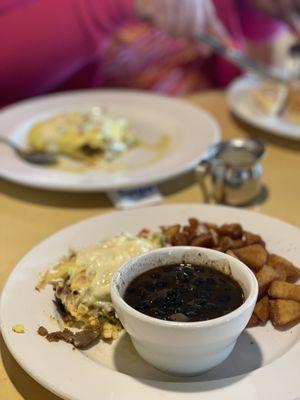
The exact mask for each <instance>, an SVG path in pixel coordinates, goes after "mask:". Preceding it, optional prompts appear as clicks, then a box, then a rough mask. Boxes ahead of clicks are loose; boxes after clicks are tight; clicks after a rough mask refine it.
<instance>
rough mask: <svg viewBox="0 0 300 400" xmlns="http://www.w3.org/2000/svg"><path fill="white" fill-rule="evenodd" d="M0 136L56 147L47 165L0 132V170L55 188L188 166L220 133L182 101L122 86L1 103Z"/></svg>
mask: <svg viewBox="0 0 300 400" xmlns="http://www.w3.org/2000/svg"><path fill="white" fill-rule="evenodd" d="M0 127H1V136H2V138H3V139H4V141H5V140H6V141H9V142H11V143H13V144H14V145H15V146H17V147H18V148H20V149H23V150H26V151H35V152H38V153H39V154H43V153H46V154H56V155H57V162H56V163H55V164H53V165H35V164H32V163H29V162H26V161H24V160H23V159H21V158H20V157H19V156H18V154H17V153H16V152H15V151H13V149H11V148H10V147H9V146H7V144H6V143H3V141H1V137H0V158H1V165H0V176H2V177H3V178H5V179H8V180H11V181H13V182H16V183H19V184H22V185H26V186H31V187H37V188H41V189H51V190H60V191H83V192H84V191H85V192H88V191H108V190H118V189H125V188H133V187H141V186H146V185H149V184H153V183H157V182H160V181H164V180H167V179H169V178H172V177H175V176H176V175H180V174H182V173H184V172H187V171H189V170H191V169H192V168H193V167H195V165H196V164H197V163H198V162H199V160H200V159H201V158H202V156H203V154H204V153H205V151H206V150H207V149H208V148H209V147H210V146H211V145H212V144H213V143H215V142H216V141H218V140H219V137H220V133H219V127H218V125H217V123H216V121H215V120H214V119H213V118H212V117H211V116H210V115H209V114H208V113H207V112H206V111H204V110H202V109H200V108H198V107H197V108H196V107H195V106H193V105H191V104H189V103H188V102H187V101H183V100H179V99H172V98H169V97H165V96H161V95H155V94H149V93H145V92H142V91H128V90H85V91H79V92H65V93H60V94H54V95H46V96H42V97H37V98H34V99H29V100H26V101H23V102H20V103H16V104H14V105H12V106H9V107H6V108H4V109H3V110H2V112H1V115H0Z"/></svg>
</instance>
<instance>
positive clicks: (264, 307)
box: [254, 296, 270, 322]
mask: <svg viewBox="0 0 300 400" xmlns="http://www.w3.org/2000/svg"><path fill="white" fill-rule="evenodd" d="M254 314H255V315H256V316H257V318H258V319H259V320H260V321H262V322H266V321H268V319H269V315H270V308H269V298H268V296H264V297H263V298H262V299H261V300H260V301H259V302H258V303H256V306H255V308H254Z"/></svg>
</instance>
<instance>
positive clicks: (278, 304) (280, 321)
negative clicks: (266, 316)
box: [270, 299, 300, 326]
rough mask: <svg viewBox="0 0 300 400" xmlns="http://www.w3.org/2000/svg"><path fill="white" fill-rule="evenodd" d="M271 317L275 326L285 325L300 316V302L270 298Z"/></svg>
mask: <svg viewBox="0 0 300 400" xmlns="http://www.w3.org/2000/svg"><path fill="white" fill-rule="evenodd" d="M270 318H271V321H272V323H273V324H274V325H275V326H284V325H287V324H289V323H291V322H296V321H297V320H298V319H299V318H300V303H298V302H297V301H294V300H282V299H276V300H270Z"/></svg>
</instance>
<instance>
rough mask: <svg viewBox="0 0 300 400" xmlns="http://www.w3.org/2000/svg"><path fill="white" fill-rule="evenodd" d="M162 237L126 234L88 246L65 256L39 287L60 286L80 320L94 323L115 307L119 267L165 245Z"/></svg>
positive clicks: (61, 296) (63, 298) (70, 309)
mask: <svg viewBox="0 0 300 400" xmlns="http://www.w3.org/2000/svg"><path fill="white" fill-rule="evenodd" d="M159 239H160V238H147V237H139V236H134V235H130V234H128V233H123V234H121V235H118V236H116V237H114V238H113V239H111V240H108V241H104V242H100V243H97V244H95V245H92V246H88V247H86V248H84V249H82V250H80V251H77V252H74V253H73V254H72V256H71V257H69V258H64V259H62V260H61V261H60V263H59V264H58V265H57V266H55V267H54V268H53V269H52V270H50V271H49V272H47V273H46V274H45V275H44V276H43V277H42V279H41V281H40V283H39V285H38V288H39V289H40V288H42V287H43V286H45V285H46V284H48V283H50V284H52V285H53V286H54V287H55V288H58V289H59V290H58V291H57V296H58V297H59V299H60V300H61V302H62V303H63V304H64V306H65V308H66V310H67V311H68V312H69V313H70V314H71V315H72V316H73V317H74V318H75V319H76V321H81V322H84V323H86V321H87V320H88V321H89V323H90V322H91V320H94V319H97V318H98V316H99V314H101V315H103V314H104V315H105V314H107V313H108V312H110V311H111V310H112V304H111V300H110V283H111V279H112V276H113V275H114V273H115V272H116V271H117V269H118V268H120V267H121V265H122V264H124V263H125V262H126V261H128V260H130V259H131V258H133V257H135V256H138V255H140V254H142V253H146V252H147V251H150V250H152V249H154V248H157V247H161V241H160V240H159ZM64 289H67V290H64Z"/></svg>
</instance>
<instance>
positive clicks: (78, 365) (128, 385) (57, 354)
mask: <svg viewBox="0 0 300 400" xmlns="http://www.w3.org/2000/svg"><path fill="white" fill-rule="evenodd" d="M207 212H213V213H214V214H216V215H218V216H219V217H220V215H222V214H224V222H226V221H225V220H226V218H227V217H226V216H228V213H229V214H230V216H231V215H232V218H233V219H235V220H237V221H239V220H241V221H243V218H245V219H247V218H248V220H250V219H251V220H255V219H257V218H259V219H260V220H263V223H264V224H266V225H270V226H273V227H274V229H281V230H283V231H284V230H286V232H288V233H289V234H292V235H293V236H295V241H296V242H297V243H299V242H300V240H299V239H300V235H299V233H300V231H299V229H298V228H296V227H293V226H291V225H288V224H286V223H284V222H281V221H279V220H276V219H274V218H271V217H267V216H263V215H259V214H256V213H253V212H250V211H245V210H240V209H234V208H230V207H224V206H207V205H196V204H177V205H165V206H157V207H151V208H148V209H144V210H143V209H137V210H133V211H122V212H118V211H116V212H113V213H108V214H104V215H101V216H98V217H93V218H90V219H87V220H84V221H81V222H79V223H77V224H74V225H72V226H70V227H67V228H65V229H63V230H61V231H59V232H58V233H56V234H55V235H52V236H51V237H49V238H48V239H46V240H45V241H43V242H42V243H40V244H39V245H38V246H36V247H35V248H34V249H33V250H31V251H30V252H29V253H28V254H27V255H26V256H25V257H24V258H23V259H22V260H21V261H20V262H19V263H18V265H17V266H16V267H15V269H14V270H13V272H12V273H11V275H10V277H9V279H8V281H7V283H6V286H5V288H4V290H3V293H2V297H1V304H0V314H1V331H2V334H3V337H4V340H5V342H6V344H7V346H8V348H9V350H10V352H11V353H12V355H13V356H14V357H15V359H16V360H17V362H18V363H19V364H20V365H21V366H22V367H23V368H24V369H25V370H26V371H27V372H28V373H29V374H30V375H31V376H32V377H33V378H34V379H36V380H37V381H38V382H40V383H41V384H42V385H43V386H45V387H46V388H47V389H49V390H51V391H52V392H54V393H55V394H57V395H59V396H62V397H63V398H65V399H71V400H77V399H78V400H79V399H80V400H88V399H91V398H93V397H94V395H95V393H97V395H99V396H100V395H101V396H102V397H103V398H105V399H108V398H110V399H113V398H116V399H119V398H122V399H125V400H127V399H128V400H129V399H130V400H132V399H134V400H135V399H139V398H141V397H142V398H143V399H145V400H150V399H151V400H152V399H153V398H155V396H158V398H164V399H166V400H173V399H180V400H185V399H188V400H195V399H199V398H200V397H201V400H210V399H215V400H225V399H230V400H235V399H236V400H237V399H240V398H241V397H242V398H243V399H244V400H258V399H263V398H266V397H268V398H271V399H272V400H294V399H296V398H297V396H298V395H299V393H300V380H299V376H298V375H299V374H298V371H299V359H300V343H299V341H298V342H297V343H296V344H295V345H294V346H293V347H292V349H290V350H289V351H288V352H286V353H285V354H284V355H283V356H281V357H280V358H279V359H277V360H275V361H274V362H272V363H270V364H267V365H265V366H264V367H262V368H259V369H257V370H255V371H253V372H251V373H248V374H245V375H241V376H240V377H239V379H236V377H235V378H226V379H221V380H215V381H209V382H199V383H197V382H193V383H191V382H189V383H182V382H181V383H173V382H172V383H167V382H159V381H155V383H153V381H150V382H149V381H147V380H145V379H135V378H134V377H130V376H128V375H125V374H122V373H119V372H116V371H113V370H110V369H108V368H105V367H103V366H101V365H98V364H96V363H95V362H93V361H91V360H89V359H88V358H86V357H84V356H83V355H82V354H81V353H80V352H78V351H72V349H71V346H69V345H66V344H65V343H59V344H58V345H57V346H54V347H53V346H52V347H51V345H49V343H47V342H46V341H44V340H40V341H39V343H40V344H39V346H40V347H39V348H35V349H34V350H35V355H34V356H33V357H26V351H27V349H26V348H24V347H23V346H21V347H19V348H18V346H16V343H17V342H16V341H15V340H16V337H20V335H16V334H14V333H13V332H12V330H11V324H8V323H7V320H8V319H9V318H8V316H9V313H10V310H9V306H8V304H9V301H10V298H11V296H12V295H13V288H14V286H15V284H16V282H17V281H18V280H20V279H21V280H22V272H23V269H25V268H26V265H28V263H31V260H32V259H33V258H34V257H36V256H37V255H38V254H39V253H40V254H39V256H40V255H41V254H43V252H44V249H47V248H48V249H50V250H54V249H55V247H53V246H55V243H57V242H58V241H61V239H60V238H63V237H64V236H65V235H66V238H67V237H68V235H71V233H72V235H74V234H78V233H79V232H81V234H82V232H84V230H85V229H92V227H96V225H99V226H105V223H109V221H110V220H111V219H113V220H114V219H115V218H116V219H117V220H120V219H122V218H124V220H125V221H126V224H127V225H128V229H129V230H130V221H131V220H133V219H134V217H137V218H139V224H141V226H142V225H143V219H142V218H143V214H144V213H150V214H151V215H150V216H151V217H152V218H153V216H154V215H155V216H159V215H160V216H163V215H166V214H168V213H170V214H172V216H174V217H175V215H178V216H180V215H189V216H191V215H198V216H199V218H200V217H201V216H203V219H204V217H205V214H206V213H207ZM178 220H179V219H178ZM174 222H175V221H174ZM72 235H71V236H72ZM297 238H299V239H297ZM80 240H81V239H80ZM82 240H83V242H84V239H82ZM85 244H86V243H82V245H85ZM68 245H70V243H69V242H65V246H66V247H68ZM41 252H42V253H41ZM57 256H58V255H56V257H57ZM56 257H55V258H56ZM34 284H35V282H32V288H34ZM33 334H35V333H33ZM36 336H37V335H36ZM21 337H22V338H25V341H26V336H25V335H21ZM18 340H19V339H18ZM22 340H23V339H22ZM28 351H29V353H28V354H32V353H31V352H32V350H30V349H28ZM35 357H37V359H36V360H34V358H35ZM41 359H42V360H47V363H49V364H47V365H46V363H43V362H39V361H41ZM51 363H53V365H55V366H57V365H59V368H57V367H56V368H54V369H53V368H50V367H49V365H51ZM61 371H64V378H63V379H62V372H61ZM83 371H84V372H83ZM276 377H279V378H280V379H276ZM103 382H105V385H104V384H103ZM199 388H201V393H199ZM287 396H288V397H287Z"/></svg>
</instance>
